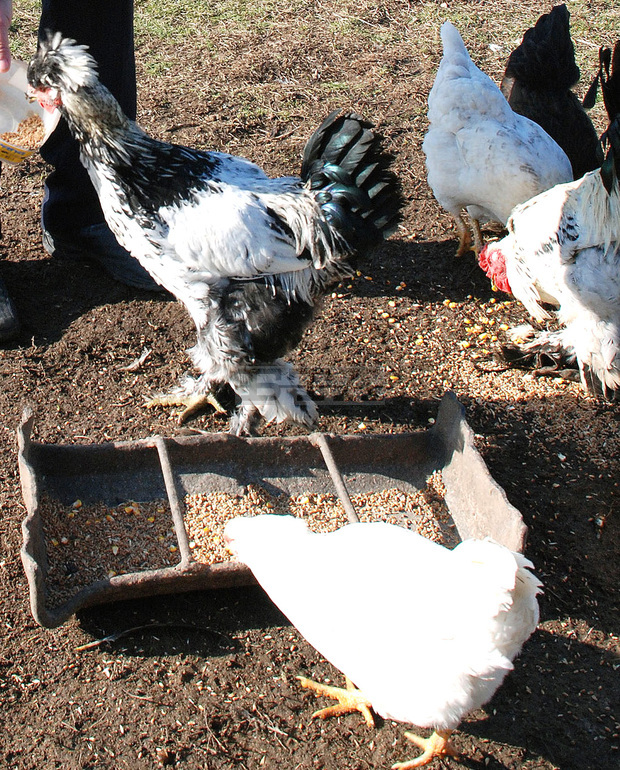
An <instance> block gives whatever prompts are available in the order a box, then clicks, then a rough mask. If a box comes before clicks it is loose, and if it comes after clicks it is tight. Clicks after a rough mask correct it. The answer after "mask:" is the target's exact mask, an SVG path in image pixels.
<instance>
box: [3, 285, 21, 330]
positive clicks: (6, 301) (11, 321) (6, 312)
mask: <svg viewBox="0 0 620 770" xmlns="http://www.w3.org/2000/svg"><path fill="white" fill-rule="evenodd" d="M18 331H19V321H18V320H17V313H16V312H15V306H14V305H13V302H12V300H11V298H10V297H9V293H8V291H7V290H6V286H5V285H4V282H3V281H2V280H0V342H6V341H7V340H11V339H13V337H15V336H16V334H17V332H18Z"/></svg>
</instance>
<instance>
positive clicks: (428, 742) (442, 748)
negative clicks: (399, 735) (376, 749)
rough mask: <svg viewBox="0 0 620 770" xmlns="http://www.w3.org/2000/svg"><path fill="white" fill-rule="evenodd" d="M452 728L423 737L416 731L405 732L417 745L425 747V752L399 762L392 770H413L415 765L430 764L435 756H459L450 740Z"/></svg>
mask: <svg viewBox="0 0 620 770" xmlns="http://www.w3.org/2000/svg"><path fill="white" fill-rule="evenodd" d="M451 735H452V730H437V731H436V732H434V733H433V734H432V735H431V737H430V738H422V737H421V736H419V735H415V734H414V733H405V737H406V738H408V739H409V740H410V741H413V742H414V743H415V744H416V746H419V747H420V748H421V749H424V753H423V754H420V756H419V757H416V758H415V759H410V760H409V761H408V762H397V763H396V764H395V765H392V770H411V768H414V767H423V766H424V765H428V763H429V762H431V761H432V760H433V759H434V758H435V757H458V752H457V751H456V749H455V748H454V746H452V744H451V743H450V741H449V738H450V736H451Z"/></svg>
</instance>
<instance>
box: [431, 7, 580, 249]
mask: <svg viewBox="0 0 620 770" xmlns="http://www.w3.org/2000/svg"><path fill="white" fill-rule="evenodd" d="M441 40H442V43H443V58H442V60H441V63H440V65H439V69H438V71H437V76H436V78H435V82H434V84H433V87H432V89H431V92H430V94H429V97H428V119H429V123H430V125H429V129H428V132H427V134H426V136H425V138H424V142H423V144H422V149H423V150H424V153H425V155H426V168H427V171H428V184H429V186H430V188H431V189H432V191H433V194H434V195H435V198H436V199H437V201H438V202H439V203H440V204H441V206H443V208H444V209H445V210H446V211H448V212H449V213H450V214H452V216H453V217H454V219H455V220H456V227H457V230H458V234H459V248H458V252H457V255H461V254H464V253H465V252H466V251H467V250H468V249H470V248H471V235H470V232H469V230H468V229H467V226H466V224H465V221H464V220H463V216H462V210H463V209H467V212H468V214H469V216H470V218H471V219H472V223H473V227H474V247H473V250H474V251H475V253H476V254H477V253H478V252H479V251H480V249H481V248H482V234H481V232H480V225H479V223H480V222H485V221H495V222H500V223H501V224H503V225H505V224H506V221H507V220H508V217H509V216H510V212H511V211H512V209H513V208H514V207H515V206H516V205H517V204H518V203H523V202H524V201H526V200H528V199H529V198H532V197H533V196H534V195H537V194H538V193H540V192H542V191H543V190H547V189H548V188H549V187H553V185H555V184H559V183H560V182H568V181H570V180H571V179H572V178H573V173H572V169H571V165H570V161H569V160H568V158H567V157H566V154H565V153H564V151H563V150H562V149H561V148H560V147H559V146H558V144H557V143H556V142H555V141H554V140H553V139H552V138H551V137H550V136H549V134H547V133H546V132H545V131H544V130H543V129H542V128H541V127H540V126H539V125H538V124H537V123H534V122H533V121H531V120H530V119H529V118H526V117H523V116H522V115H517V113H515V112H513V110H512V109H511V108H510V105H509V104H508V102H507V101H506V99H505V97H504V95H503V94H502V92H501V91H500V89H499V88H498V86H497V85H496V84H495V83H494V82H493V81H492V80H491V78H490V77H489V76H488V75H486V74H485V73H484V72H482V71H481V70H480V69H478V67H476V65H475V64H474V63H473V61H472V60H471V58H470V56H469V54H468V52H467V49H466V48H465V44H464V43H463V40H462V38H461V36H460V34H459V33H458V31H457V29H456V27H454V25H452V24H451V23H450V22H449V21H446V22H444V23H443V24H442V26H441Z"/></svg>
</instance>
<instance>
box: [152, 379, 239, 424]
mask: <svg viewBox="0 0 620 770" xmlns="http://www.w3.org/2000/svg"><path fill="white" fill-rule="evenodd" d="M198 382H199V381H198V380H195V379H194V378H193V377H189V376H187V377H185V379H184V380H183V382H182V383H181V385H179V387H178V388H175V389H174V390H172V391H170V392H169V393H158V394H156V395H155V396H152V397H151V398H149V399H147V400H146V403H145V404H144V405H145V407H146V408H147V409H152V408H153V407H155V406H184V407H185V409H184V410H183V411H182V412H181V414H180V415H179V417H178V423H179V425H183V424H184V423H186V422H187V421H188V420H190V419H191V418H192V417H195V416H196V415H197V414H200V413H201V412H203V411H205V410H206V409H207V408H208V407H213V409H215V411H216V412H219V413H221V414H225V413H226V409H224V407H223V406H222V405H221V404H220V402H219V401H218V399H217V397H216V396H215V394H214V393H213V391H212V390H211V389H210V388H209V389H208V390H207V391H206V392H204V391H203V390H202V389H201V388H200V387H198Z"/></svg>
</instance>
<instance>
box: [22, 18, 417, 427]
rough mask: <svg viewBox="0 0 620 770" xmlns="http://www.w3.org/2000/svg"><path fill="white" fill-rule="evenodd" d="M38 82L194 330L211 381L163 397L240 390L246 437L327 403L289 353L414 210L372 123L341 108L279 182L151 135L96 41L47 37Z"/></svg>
mask: <svg viewBox="0 0 620 770" xmlns="http://www.w3.org/2000/svg"><path fill="white" fill-rule="evenodd" d="M28 80H29V84H30V89H31V90H30V93H31V96H32V98H37V99H38V100H39V101H40V102H41V104H43V105H47V106H50V105H55V106H57V107H58V109H59V111H60V113H61V115H62V116H63V117H64V118H65V119H66V121H67V124H68V127H69V130H70V131H71V133H72V134H73V136H74V137H75V139H76V140H77V142H78V144H79V147H80V159H81V161H82V163H83V164H84V166H85V167H86V169H87V171H88V173H89V175H90V178H91V180H92V182H93V185H94V187H95V189H96V190H97V192H98V195H99V199H100V202H101V207H102V209H103V213H104V215H105V218H106V221H107V223H108V225H109V226H110V229H111V230H112V232H113V233H114V235H115V236H116V238H117V240H118V241H119V243H120V244H121V245H122V246H124V247H125V248H126V249H127V251H129V252H130V253H131V254H132V255H133V256H134V257H135V258H136V259H137V260H138V261H139V262H140V264H141V265H142V266H143V267H144V268H145V269H146V270H148V272H149V273H150V274H151V275H152V276H153V278H154V279H155V280H156V281H157V282H158V283H160V284H161V285H162V286H164V287H165V288H166V289H168V290H169V291H170V292H171V293H172V294H174V295H175V297H177V298H178V299H179V300H180V301H181V302H183V304H184V305H185V307H186V308H187V310H188V312H189V314H190V315H191V317H192V319H193V321H194V323H195V325H196V331H197V343H196V345H195V346H194V348H192V350H191V351H190V354H191V357H192V360H193V362H194V364H195V366H196V368H197V369H198V370H199V373H200V374H199V377H198V378H193V377H189V376H188V377H186V379H185V381H184V382H183V383H182V384H181V386H180V387H179V388H178V389H177V390H176V391H174V392H173V393H172V394H170V395H168V396H163V397H160V398H158V399H156V400H155V401H156V402H157V403H162V404H167V403H180V404H183V405H185V406H186V407H187V410H189V412H191V411H193V410H195V409H196V408H197V407H199V406H201V405H202V404H203V403H204V401H205V400H210V399H211V400H212V399H213V396H214V393H213V391H214V390H215V389H217V388H218V387H220V386H221V385H229V386H230V387H231V388H232V389H233V390H234V392H235V393H236V395H237V397H238V400H239V407H238V410H237V413H236V414H235V416H234V417H233V420H232V421H231V430H232V431H233V432H234V433H251V432H252V429H253V425H254V423H255V422H256V420H257V419H258V418H259V417H260V416H262V417H263V418H264V419H265V420H266V421H267V422H270V421H272V420H275V421H277V422H281V421H283V420H293V421H296V422H298V423H301V424H303V425H308V426H309V425H311V424H312V423H313V422H314V421H315V419H316V416H317V412H316V407H315V405H314V403H313V402H312V400H311V399H310V397H309V396H308V394H307V393H306V392H305V390H304V389H303V388H302V387H301V385H300V383H299V379H298V377H297V373H296V372H295V371H294V369H293V367H292V366H291V365H290V364H289V363H287V362H286V361H284V360H283V358H282V356H283V355H286V354H287V353H288V352H289V351H291V350H292V349H293V348H294V347H295V346H296V345H297V344H298V343H299V341H300V339H301V337H302V335H303V332H304V330H305V329H306V328H307V326H308V325H309V324H310V323H311V322H312V320H313V316H314V312H315V309H316V307H317V305H318V304H319V302H320V299H321V297H322V296H323V295H324V294H325V293H326V291H327V290H328V287H329V286H331V285H332V284H334V283H336V282H337V281H338V280H339V279H340V278H342V277H343V276H344V275H347V274H350V273H351V271H352V263H353V262H354V260H355V259H356V258H357V257H359V256H361V255H363V254H366V253H368V252H369V251H370V250H371V249H372V248H373V247H375V246H377V245H378V244H379V243H380V242H382V241H383V239H384V237H386V236H387V235H388V234H389V233H390V232H391V231H392V230H393V229H394V228H395V227H396V224H397V221H398V218H399V210H400V207H401V205H402V200H401V196H400V192H399V185H398V183H397V181H396V179H395V177H394V175H393V174H392V173H391V172H390V170H389V165H390V163H391V158H390V156H389V155H388V154H387V153H386V152H384V151H383V149H382V144H381V140H380V138H379V137H378V136H377V135H376V134H375V133H374V132H373V131H372V130H371V126H370V124H369V123H368V122H367V121H365V120H363V119H362V118H360V117H359V116H358V115H356V114H354V113H348V114H342V113H338V112H336V113H332V114H331V115H330V116H329V117H328V118H327V119H326V120H325V121H324V122H323V124H322V125H321V126H319V128H318V129H317V130H316V131H315V132H314V134H313V135H312V136H311V137H310V140H309V141H308V143H307V145H306V149H305V152H304V158H303V162H302V168H301V174H300V176H295V177H293V176H291V177H281V178H276V179H272V178H270V177H268V176H267V175H266V174H265V172H264V171H263V170H262V169H261V168H259V167H258V166H256V165H254V164H253V163H250V162H249V161H248V160H245V159H244V158H239V157H235V156H232V155H227V154H225V153H221V152H209V151H200V150H194V149H191V148H189V147H182V146H180V145H174V144H170V143H168V142H161V141H157V140H156V139H153V138H151V137H149V136H148V135H147V134H146V133H145V132H144V131H142V129H141V128H140V127H139V126H138V125H136V124H135V123H134V122H133V121H130V120H129V119H128V118H127V117H126V116H125V115H123V113H122V111H121V109H120V107H119V105H118V102H117V101H116V100H115V99H114V97H113V96H112V94H111V93H110V92H109V91H108V89H107V88H105V86H103V85H102V84H101V83H100V82H99V79H98V76H97V68H96V64H95V61H94V59H93V58H92V56H91V55H90V53H89V52H88V51H87V49H86V47H85V46H81V45H78V44H76V43H75V41H73V40H70V39H66V38H63V37H62V35H61V34H60V33H56V34H49V35H48V37H47V39H46V40H44V41H43V42H42V43H41V44H40V46H39V50H38V52H37V54H36V56H35V57H34V58H33V60H32V61H31V62H30V65H29V67H28ZM187 410H186V412H185V413H184V414H186V415H187V414H189V412H188V411H187Z"/></svg>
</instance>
